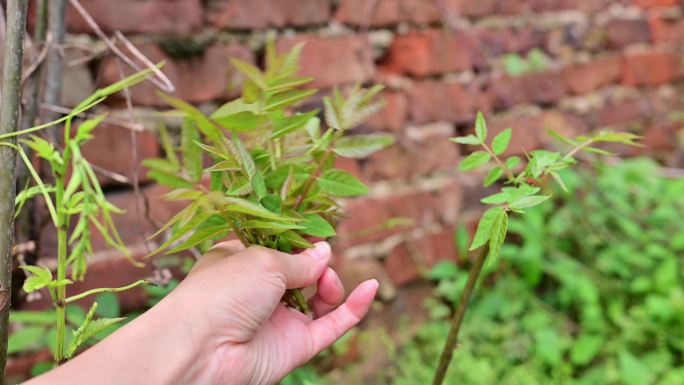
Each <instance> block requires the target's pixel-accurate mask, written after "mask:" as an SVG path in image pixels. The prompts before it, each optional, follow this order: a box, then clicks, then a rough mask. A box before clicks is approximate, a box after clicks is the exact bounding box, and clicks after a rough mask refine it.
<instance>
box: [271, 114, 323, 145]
mask: <svg viewBox="0 0 684 385" xmlns="http://www.w3.org/2000/svg"><path fill="white" fill-rule="evenodd" d="M316 114H318V110H313V111H310V112H307V113H305V114H296V115H294V116H291V117H288V118H280V119H277V120H275V121H274V122H273V132H272V133H271V138H272V139H275V138H279V137H281V136H284V135H287V134H289V133H292V132H294V131H296V130H298V129H300V128H304V127H306V125H307V124H308V122H309V121H310V120H311V119H317V118H316V117H315V116H316Z"/></svg>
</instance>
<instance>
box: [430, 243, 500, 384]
mask: <svg viewBox="0 0 684 385" xmlns="http://www.w3.org/2000/svg"><path fill="white" fill-rule="evenodd" d="M487 254H489V245H486V246H483V247H482V249H481V250H480V253H479V254H478V255H477V258H476V259H475V263H474V264H473V267H472V268H471V269H470V273H469V274H468V281H467V282H466V285H465V287H464V288H463V293H461V299H460V300H459V302H458V307H457V308H456V312H455V313H454V317H453V318H452V320H451V328H450V329H449V335H448V336H447V339H446V343H445V344H444V350H442V355H441V356H440V357H439V364H438V366H437V371H436V372H435V377H434V380H433V381H432V385H441V384H442V383H443V382H444V377H445V376H446V372H447V369H448V368H449V364H451V358H452V357H453V354H454V349H455V348H456V344H457V342H458V332H459V331H460V329H461V324H462V323H463V317H464V316H465V313H466V310H467V308H468V303H469V302H470V297H471V296H472V294H473V291H474V290H475V286H476V284H477V280H478V278H480V272H481V271H482V266H484V262H485V260H486V259H487Z"/></svg>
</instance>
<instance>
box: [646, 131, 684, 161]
mask: <svg viewBox="0 0 684 385" xmlns="http://www.w3.org/2000/svg"><path fill="white" fill-rule="evenodd" d="M680 129H681V125H680V124H673V123H669V124H653V125H650V126H649V127H648V128H646V130H645V131H644V138H643V139H642V140H641V143H642V144H643V145H644V147H642V148H638V149H637V150H638V152H639V153H640V154H642V155H649V156H652V157H656V158H658V159H660V158H663V157H666V155H667V154H672V153H673V152H675V151H677V142H678V140H677V134H678V132H679V130H680Z"/></svg>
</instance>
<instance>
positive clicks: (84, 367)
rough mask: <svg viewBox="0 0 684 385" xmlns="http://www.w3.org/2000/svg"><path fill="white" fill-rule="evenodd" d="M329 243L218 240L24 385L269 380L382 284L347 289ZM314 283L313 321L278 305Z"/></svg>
mask: <svg viewBox="0 0 684 385" xmlns="http://www.w3.org/2000/svg"><path fill="white" fill-rule="evenodd" d="M329 261H330V246H329V245H328V244H327V243H325V242H320V243H317V244H316V247H315V248H313V249H309V250H306V251H304V252H303V253H301V254H297V255H289V254H285V253H281V252H278V251H275V250H270V249H266V248H263V247H250V248H248V249H245V248H244V247H243V246H242V244H240V243H239V242H236V241H230V242H223V243H220V244H218V245H216V246H215V247H214V248H213V249H212V250H211V251H209V252H208V253H207V254H205V255H204V256H203V257H202V258H200V260H199V261H198V262H197V264H196V265H195V267H194V269H193V270H192V271H191V272H190V274H188V276H187V277H186V278H185V279H184V280H183V282H181V284H180V285H179V286H178V287H177V288H176V289H175V290H173V291H172V292H171V293H170V294H169V295H168V296H166V297H165V298H164V299H163V300H162V301H161V302H160V303H158V304H157V305H155V306H154V307H152V308H151V309H150V310H148V311H147V312H145V313H144V314H142V315H141V316H140V317H138V318H136V319H135V320H133V321H132V322H130V323H128V324H127V325H125V326H124V327H122V328H121V329H119V330H117V331H116V332H115V333H113V334H112V335H110V336H109V337H107V338H106V339H105V340H103V341H102V342H100V343H98V344H96V345H95V346H93V347H91V348H90V349H88V350H86V351H85V352H83V353H82V354H79V355H78V356H77V357H75V358H74V359H72V360H70V361H69V362H67V363H66V364H64V365H62V366H60V367H58V368H57V369H54V370H51V371H50V372H48V373H46V374H44V375H42V376H39V377H36V378H34V379H33V380H31V381H29V382H28V383H27V385H28V384H30V385H90V384H98V385H114V384H128V385H138V384H140V385H143V384H144V385H171V384H173V385H178V384H183V385H186V384H188V385H189V384H202V385H205V384H206V385H267V384H274V383H276V382H277V381H278V380H280V379H281V378H282V377H284V376H285V375H286V374H287V373H288V372H290V371H291V370H293V369H294V368H296V367H297V366H299V365H301V364H303V363H304V362H306V361H308V360H309V359H310V358H312V357H313V356H314V355H315V354H316V353H318V352H320V351H321V350H323V349H325V348H326V347H328V346H330V345H331V344H332V343H333V342H335V341H336V340H337V339H338V338H340V337H341V336H342V335H343V334H344V333H345V332H347V331H348V330H349V329H351V328H352V327H353V326H354V325H356V324H357V323H358V322H359V321H360V320H361V319H362V318H363V317H364V316H365V315H366V313H367V312H368V309H369V307H370V304H371V302H372V301H373V298H374V297H375V293H376V291H377V288H378V283H377V281H375V280H370V281H366V282H363V283H362V284H360V285H359V286H358V287H357V288H356V289H354V291H353V292H352V293H351V294H350V295H349V297H348V298H347V301H346V302H344V303H341V302H342V298H343V296H344V289H343V288H342V283H341V282H340V279H339V278H338V277H337V274H335V272H334V271H333V270H332V269H330V268H329V267H328V262H329ZM314 283H317V291H316V294H315V295H314V296H313V298H312V299H311V300H310V305H311V308H312V309H313V313H314V314H313V319H312V318H310V317H308V316H306V315H304V314H302V313H300V312H298V311H296V310H294V309H291V308H288V307H286V306H285V305H283V304H282V303H281V302H280V299H281V298H282V296H283V294H284V293H285V290H286V289H288V288H301V287H306V286H309V285H312V284H314Z"/></svg>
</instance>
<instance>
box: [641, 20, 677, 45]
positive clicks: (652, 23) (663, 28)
mask: <svg viewBox="0 0 684 385" xmlns="http://www.w3.org/2000/svg"><path fill="white" fill-rule="evenodd" d="M648 25H649V28H650V30H651V36H652V38H653V41H654V42H656V43H674V42H678V41H681V40H682V39H684V19H681V18H677V19H671V18H666V17H663V16H661V15H659V14H656V13H653V14H651V15H649V18H648Z"/></svg>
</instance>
